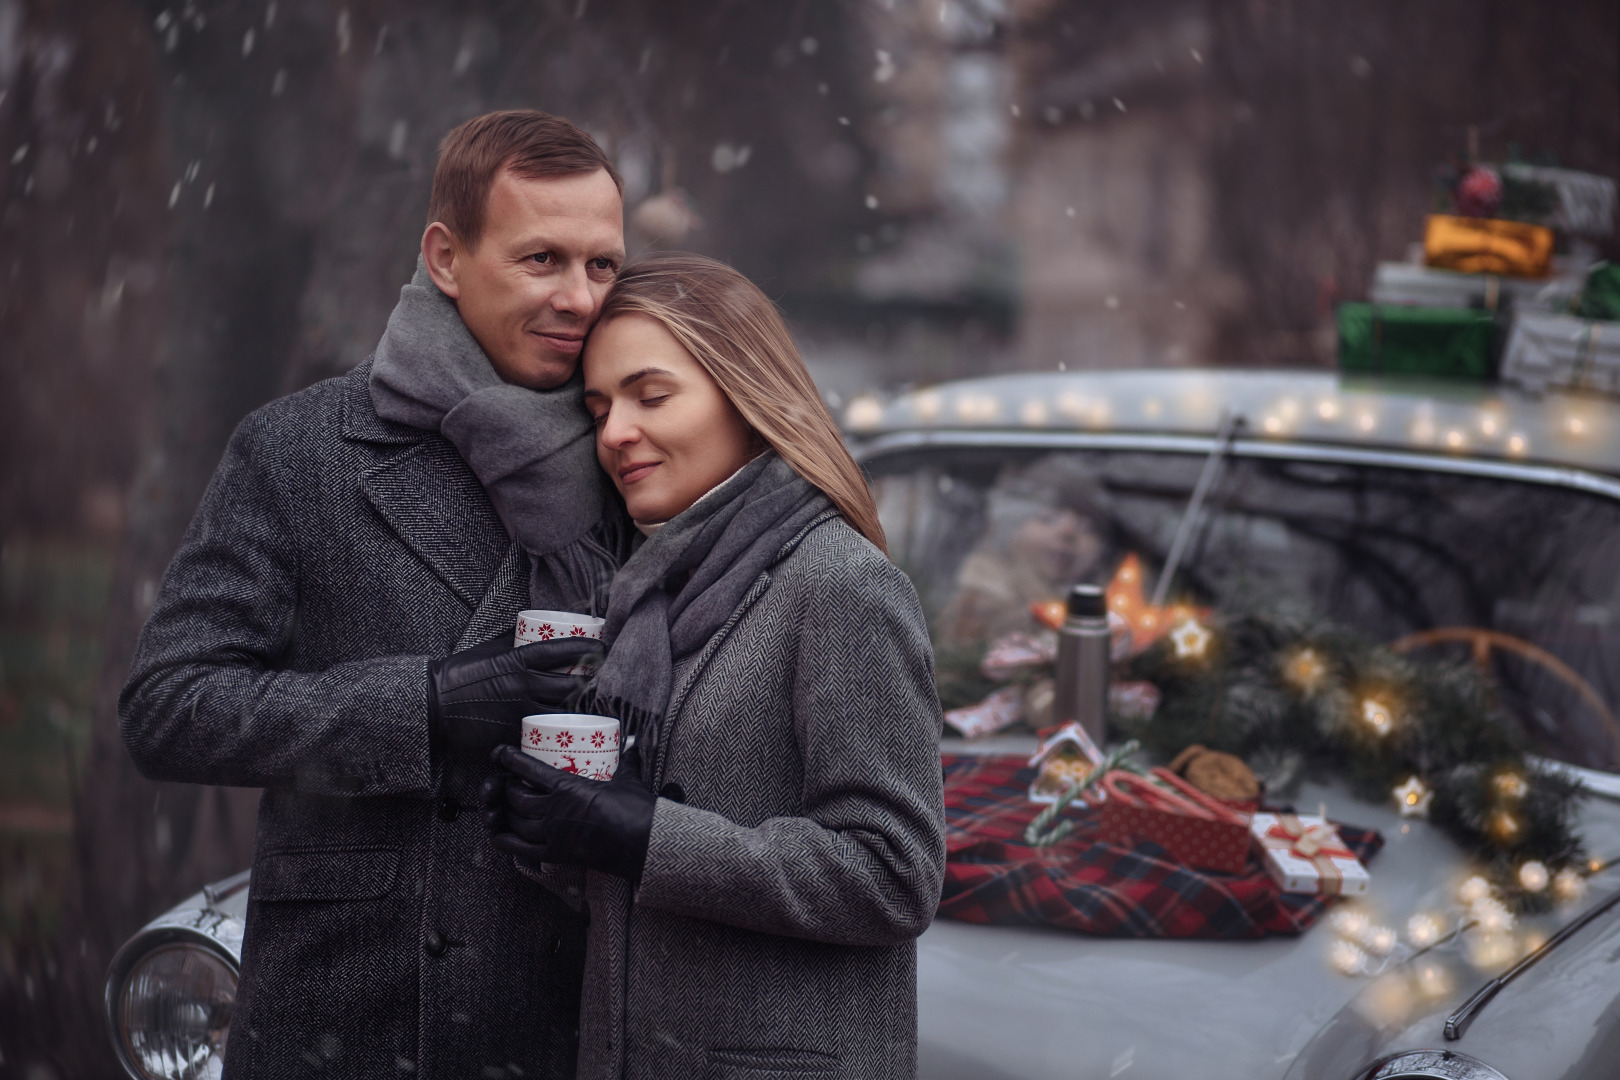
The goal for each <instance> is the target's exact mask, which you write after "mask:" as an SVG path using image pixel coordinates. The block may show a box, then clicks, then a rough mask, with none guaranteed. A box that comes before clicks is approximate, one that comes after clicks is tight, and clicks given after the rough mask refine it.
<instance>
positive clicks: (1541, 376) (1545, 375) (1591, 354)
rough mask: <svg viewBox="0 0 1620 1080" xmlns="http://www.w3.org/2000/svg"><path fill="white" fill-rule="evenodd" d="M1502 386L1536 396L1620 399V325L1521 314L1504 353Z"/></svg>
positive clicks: (1545, 315) (1565, 317)
mask: <svg viewBox="0 0 1620 1080" xmlns="http://www.w3.org/2000/svg"><path fill="white" fill-rule="evenodd" d="M1502 381H1503V382H1508V383H1512V384H1514V385H1515V386H1520V387H1523V388H1524V389H1526V390H1529V391H1531V392H1532V393H1541V392H1542V391H1544V390H1547V389H1548V388H1557V389H1561V390H1596V391H1599V392H1600V393H1605V394H1620V322H1601V321H1599V320H1596V319H1581V318H1577V317H1576V316H1574V315H1547V314H1543V313H1541V312H1534V311H1525V312H1520V313H1519V314H1518V315H1516V316H1514V318H1513V329H1512V331H1511V332H1510V333H1509V334H1508V343H1507V349H1506V350H1505V351H1504V352H1503V354H1502Z"/></svg>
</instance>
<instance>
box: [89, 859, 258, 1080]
mask: <svg viewBox="0 0 1620 1080" xmlns="http://www.w3.org/2000/svg"><path fill="white" fill-rule="evenodd" d="M246 873H247V872H246V871H243V872H242V873H240V874H234V875H232V876H231V877H228V878H226V879H224V880H223V881H221V882H218V883H216V884H215V885H213V886H210V888H212V889H214V890H217V891H216V893H215V896H216V898H217V899H216V900H212V901H211V900H210V899H209V898H208V891H209V890H208V889H204V891H203V892H202V893H200V894H198V895H197V896H194V897H192V898H191V899H190V900H188V901H185V902H184V903H182V904H180V905H178V906H176V907H174V908H171V909H170V910H169V911H166V912H164V913H163V914H162V915H159V916H158V917H157V918H156V919H153V920H152V921H151V922H149V923H147V924H146V925H145V926H143V927H142V928H141V929H140V930H138V931H136V933H135V935H134V936H133V937H131V938H130V939H129V940H128V941H126V942H124V944H123V946H122V947H121V948H120V949H119V950H118V952H117V953H115V954H114V955H113V958H112V963H110V964H108V965H107V983H106V987H105V989H104V991H103V1004H104V1008H105V1015H104V1019H105V1020H106V1023H107V1038H109V1039H110V1040H112V1045H113V1053H114V1054H116V1055H117V1056H118V1063H119V1064H120V1065H122V1066H123V1068H124V1071H125V1072H126V1073H127V1074H129V1077H130V1080H143V1077H142V1074H141V1072H140V1070H139V1069H138V1068H136V1066H135V1063H134V1062H132V1061H131V1060H130V1059H129V1053H128V1051H127V1050H126V1048H125V1047H124V1040H123V1039H121V1038H120V1037H119V1035H118V998H119V995H120V994H121V993H122V992H123V989H124V980H125V979H127V978H128V977H129V973H130V971H131V970H133V969H134V967H135V964H136V963H137V962H138V961H139V960H140V959H141V958H142V957H144V956H146V955H147V954H148V953H150V952H151V951H152V950H153V949H157V948H160V947H162V946H164V945H174V944H188V945H195V946H197V947H199V948H203V949H206V950H208V951H209V952H211V953H213V954H214V955H215V956H217V957H219V959H221V960H223V961H224V962H225V964H226V966H228V967H229V968H230V969H231V972H232V974H234V975H236V976H237V977H238V978H240V977H241V975H242V963H241V956H242V931H243V929H244V926H243V924H242V920H241V919H238V918H237V917H236V916H234V915H229V914H226V913H225V912H222V911H217V910H215V909H214V907H213V906H212V905H213V903H216V902H217V900H218V899H223V898H224V897H225V896H227V895H230V893H232V892H236V891H239V884H240V885H245V884H246ZM238 879H241V881H240V883H238Z"/></svg>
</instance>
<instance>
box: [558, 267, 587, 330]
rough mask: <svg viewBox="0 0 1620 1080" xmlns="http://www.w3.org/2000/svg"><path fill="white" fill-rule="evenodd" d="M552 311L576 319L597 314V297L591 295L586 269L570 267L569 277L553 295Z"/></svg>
mask: <svg viewBox="0 0 1620 1080" xmlns="http://www.w3.org/2000/svg"><path fill="white" fill-rule="evenodd" d="M551 307H552V310H554V311H556V312H558V313H559V314H563V315H572V316H573V317H574V318H576V319H588V318H590V317H591V316H592V315H594V314H595V313H596V297H595V296H593V295H592V293H591V279H590V277H589V276H588V275H586V273H585V267H584V266H581V265H578V264H576V265H574V266H571V267H569V269H568V274H567V277H566V278H565V279H564V280H563V281H562V282H561V283H560V284H559V285H558V287H557V291H556V292H554V293H552V294H551Z"/></svg>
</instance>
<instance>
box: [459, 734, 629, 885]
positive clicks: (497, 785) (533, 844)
mask: <svg viewBox="0 0 1620 1080" xmlns="http://www.w3.org/2000/svg"><path fill="white" fill-rule="evenodd" d="M491 756H492V757H493V758H494V760H495V764H497V765H499V766H500V767H501V768H502V769H504V770H506V772H505V773H503V774H496V775H495V776H492V777H490V778H489V779H488V780H486V781H484V788H483V792H482V802H483V809H484V820H485V822H486V823H487V824H488V825H489V827H490V829H491V830H492V831H493V832H494V836H493V837H491V839H490V843H491V844H493V845H494V846H495V847H496V848H498V849H499V850H501V851H504V852H507V853H508V854H510V855H515V856H517V857H518V858H520V859H523V860H524V861H525V862H532V863H542V862H548V863H566V864H576V865H580V866H588V867H590V868H591V869H593V870H601V871H604V872H606V873H609V874H617V875H618V876H619V877H622V878H626V879H628V880H629V881H632V882H635V881H639V880H641V869H642V867H643V865H645V863H646V861H647V841H648V839H649V838H650V837H651V835H652V820H653V809H654V807H656V806H657V804H658V797H657V796H655V795H654V794H653V793H652V792H650V791H648V790H647V788H646V786H645V785H644V784H642V782H641V768H640V757H639V755H638V754H636V752H635V751H634V750H630V751H628V752H626V753H625V754H624V755H623V757H621V759H620V761H619V767H618V769H616V770H615V771H614V773H613V779H612V780H608V781H606V782H603V781H601V780H587V779H585V778H584V777H583V776H575V775H573V774H572V773H565V772H563V771H562V770H561V769H554V768H552V767H551V766H550V765H547V764H545V763H544V762H541V761H536V760H535V759H534V758H531V757H529V756H528V755H526V754H524V753H523V752H522V751H521V750H519V749H518V748H517V747H515V746H498V747H496V748H495V752H494V753H493V754H492V755H491Z"/></svg>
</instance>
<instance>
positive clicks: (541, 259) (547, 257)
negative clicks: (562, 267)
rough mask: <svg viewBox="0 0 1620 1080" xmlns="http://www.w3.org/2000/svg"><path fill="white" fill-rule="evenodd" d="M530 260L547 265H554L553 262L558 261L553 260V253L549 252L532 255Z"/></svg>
mask: <svg viewBox="0 0 1620 1080" xmlns="http://www.w3.org/2000/svg"><path fill="white" fill-rule="evenodd" d="M529 258H531V259H533V260H534V261H535V262H537V263H547V264H549V263H553V262H555V261H556V259H555V258H553V256H552V254H551V252H549V251H541V252H536V253H535V254H533V255H530V256H529Z"/></svg>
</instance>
